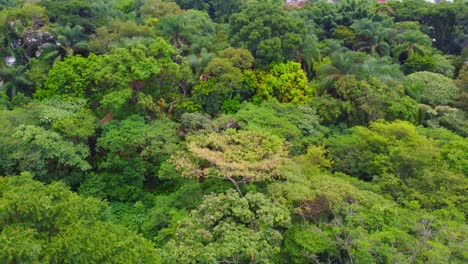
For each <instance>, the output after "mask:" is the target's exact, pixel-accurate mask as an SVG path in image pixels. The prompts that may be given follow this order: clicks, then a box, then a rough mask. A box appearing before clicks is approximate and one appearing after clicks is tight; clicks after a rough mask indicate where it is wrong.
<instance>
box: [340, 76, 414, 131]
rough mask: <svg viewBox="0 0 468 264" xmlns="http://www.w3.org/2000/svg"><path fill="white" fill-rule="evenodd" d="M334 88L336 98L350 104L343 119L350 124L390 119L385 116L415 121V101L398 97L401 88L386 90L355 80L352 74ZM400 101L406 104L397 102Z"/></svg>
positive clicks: (375, 83) (372, 82)
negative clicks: (346, 115)
mask: <svg viewBox="0 0 468 264" xmlns="http://www.w3.org/2000/svg"><path fill="white" fill-rule="evenodd" d="M335 87H336V92H337V95H338V96H339V98H340V99H341V100H343V101H345V102H349V103H350V104H351V105H352V109H351V111H350V112H349V113H348V118H347V119H348V120H349V121H350V122H356V123H358V124H366V123H368V122H370V121H375V120H378V119H382V118H386V119H387V120H391V118H389V117H397V118H405V117H407V118H408V120H410V121H413V122H414V121H415V120H416V114H417V105H416V102H415V101H413V102H411V99H410V98H407V97H404V98H401V97H402V95H403V88H402V87H401V86H397V87H390V86H388V85H386V84H384V83H382V82H380V81H379V80H377V79H368V80H367V81H359V80H358V79H357V78H356V77H355V76H354V75H346V76H344V77H343V78H341V79H339V80H338V81H337V82H336V83H335ZM404 99H405V100H406V102H405V103H406V104H402V103H399V102H401V100H404ZM408 103H410V104H409V105H408ZM403 107H407V108H406V109H404V108H403Z"/></svg>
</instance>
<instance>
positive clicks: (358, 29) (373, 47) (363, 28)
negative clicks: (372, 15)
mask: <svg viewBox="0 0 468 264" xmlns="http://www.w3.org/2000/svg"><path fill="white" fill-rule="evenodd" d="M351 28H352V29H353V30H354V32H355V34H356V35H357V36H358V38H360V39H361V41H360V42H358V43H357V44H356V45H355V49H356V50H358V51H366V52H368V53H370V54H372V55H380V56H385V55H390V45H389V44H388V43H387V41H388V40H389V39H390V38H391V37H392V36H393V34H394V30H393V29H390V28H386V27H384V26H383V25H382V24H381V23H379V22H374V21H371V20H369V19H361V20H358V21H356V22H354V23H353V24H352V25H351Z"/></svg>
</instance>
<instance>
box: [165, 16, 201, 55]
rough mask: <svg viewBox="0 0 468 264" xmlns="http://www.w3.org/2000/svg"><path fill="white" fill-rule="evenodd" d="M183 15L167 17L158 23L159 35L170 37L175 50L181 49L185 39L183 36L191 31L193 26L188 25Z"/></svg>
mask: <svg viewBox="0 0 468 264" xmlns="http://www.w3.org/2000/svg"><path fill="white" fill-rule="evenodd" d="M188 22H189V21H187V19H186V18H185V17H184V16H183V15H168V16H165V17H163V18H162V19H161V20H160V21H159V23H158V29H159V30H160V31H161V33H163V34H165V35H167V36H170V39H171V43H172V45H173V46H174V47H176V48H181V47H182V45H183V43H184V42H185V40H186V39H184V35H186V34H187V32H192V31H193V26H192V25H190V23H188Z"/></svg>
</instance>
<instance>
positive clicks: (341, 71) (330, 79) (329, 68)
mask: <svg viewBox="0 0 468 264" xmlns="http://www.w3.org/2000/svg"><path fill="white" fill-rule="evenodd" d="M330 59H331V62H330V63H324V64H322V65H320V66H319V68H318V69H317V77H318V79H319V80H320V86H319V88H320V90H319V94H323V93H324V92H326V91H328V90H330V89H331V88H332V87H333V84H334V83H335V81H337V80H339V79H341V78H342V77H343V76H345V75H348V74H352V73H355V72H356V70H357V69H358V68H359V67H360V63H359V56H358V54H356V53H355V52H352V51H348V52H335V53H333V54H332V55H331V58H330Z"/></svg>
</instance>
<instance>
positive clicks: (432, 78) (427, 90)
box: [405, 72, 460, 106]
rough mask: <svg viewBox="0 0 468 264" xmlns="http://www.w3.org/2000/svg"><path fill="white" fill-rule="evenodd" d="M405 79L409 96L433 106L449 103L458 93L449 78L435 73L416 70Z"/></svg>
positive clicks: (458, 90)
mask: <svg viewBox="0 0 468 264" xmlns="http://www.w3.org/2000/svg"><path fill="white" fill-rule="evenodd" d="M405 81H406V87H407V90H408V92H409V95H410V96H411V97H413V98H414V99H415V100H417V101H418V102H422V103H427V104H430V105H433V106H435V105H444V104H447V103H450V102H451V101H453V100H454V99H456V98H457V97H458V95H459V93H460V89H459V88H458V87H457V86H456V85H455V83H454V82H453V81H452V80H451V79H449V78H447V77H445V76H443V75H441V74H437V73H432V72H417V73H413V74H410V75H408V76H407V77H406V78H405Z"/></svg>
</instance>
